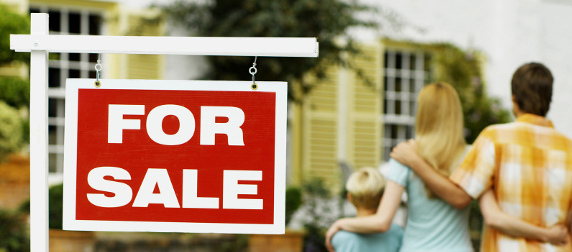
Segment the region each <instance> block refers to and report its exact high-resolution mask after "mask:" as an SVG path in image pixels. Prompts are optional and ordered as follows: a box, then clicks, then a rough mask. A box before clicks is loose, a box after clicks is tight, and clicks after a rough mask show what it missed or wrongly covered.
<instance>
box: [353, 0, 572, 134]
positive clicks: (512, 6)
mask: <svg viewBox="0 0 572 252" xmlns="http://www.w3.org/2000/svg"><path fill="white" fill-rule="evenodd" d="M362 2H364V3H369V4H372V5H377V6H379V7H382V8H385V9H390V10H393V11H395V12H396V13H397V14H399V15H400V16H401V18H402V20H404V21H405V22H407V23H408V24H409V25H410V27H408V28H405V29H403V30H402V31H401V32H391V33H390V34H388V36H389V37H391V38H393V39H405V40H412V41H414V42H421V43H424V42H426V43H431V42H450V43H453V44H455V45H457V46H459V47H461V48H463V49H469V48H474V49H476V50H479V51H481V52H483V53H484V54H485V55H486V60H487V62H486V68H485V82H486V84H487V88H488V93H489V95H491V96H494V97H498V98H500V99H501V100H502V103H503V106H504V107H505V108H507V109H511V107H512V103H511V101H510V98H511V92H510V80H511V77H512V74H513V73H514V71H515V70H516V69H517V68H518V67H519V66H521V65H522V64H524V63H527V62H531V61H537V62H541V63H543V64H545V65H546V66H547V67H548V68H549V69H550V70H551V71H552V74H553V75H554V79H555V82H554V91H553V96H552V105H551V109H550V111H549V113H548V118H549V119H551V120H552V121H553V122H554V125H555V127H556V129H558V130H559V131H561V132H563V133H564V134H566V135H567V136H568V137H571V138H572V117H571V116H569V113H570V110H571V108H572V99H570V98H569V97H570V96H571V95H572V71H570V69H571V64H570V63H569V60H570V59H571V56H572V32H570V31H571V30H570V29H571V28H570V27H572V2H571V1H566V0H502V1H495V0H481V1H466V0H465V1H459V0H431V1H421V0H400V1H392V0H362ZM414 28H415V29H414ZM419 29H421V30H422V31H421V32H420V31H419ZM357 35H358V36H360V37H362V38H363V39H370V38H371V35H368V34H365V33H364V32H359V33H358V34H357Z"/></svg>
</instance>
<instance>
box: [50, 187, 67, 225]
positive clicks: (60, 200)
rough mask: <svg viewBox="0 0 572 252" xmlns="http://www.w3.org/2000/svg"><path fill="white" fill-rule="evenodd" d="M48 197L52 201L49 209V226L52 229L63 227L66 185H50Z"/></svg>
mask: <svg viewBox="0 0 572 252" xmlns="http://www.w3.org/2000/svg"><path fill="white" fill-rule="evenodd" d="M48 199H49V201H50V203H49V204H50V210H49V215H48V216H49V218H50V219H49V220H50V224H49V227H50V228H51V229H62V226H63V224H62V220H63V209H64V185H63V184H59V185H54V186H52V187H50V191H49V193H48Z"/></svg>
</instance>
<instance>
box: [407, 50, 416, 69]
mask: <svg viewBox="0 0 572 252" xmlns="http://www.w3.org/2000/svg"><path fill="white" fill-rule="evenodd" d="M415 59H416V57H415V54H411V55H409V69H410V70H415V69H416V68H417V65H416V64H417V62H416V60H415Z"/></svg>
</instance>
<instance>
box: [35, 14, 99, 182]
mask: <svg viewBox="0 0 572 252" xmlns="http://www.w3.org/2000/svg"><path fill="white" fill-rule="evenodd" d="M38 12H40V13H48V14H49V17H50V20H49V27H50V34H53V35H58V34H59V35H67V34H72V35H80V34H81V35H100V34H101V29H102V15H101V13H99V12H94V11H91V10H85V9H80V8H78V9H72V8H68V7H52V6H49V7H48V6H45V5H43V6H31V8H30V13H38ZM49 57H50V60H49V69H48V75H49V77H48V111H49V112H48V117H49V118H48V139H49V140H48V142H49V147H48V152H49V171H50V172H51V173H61V172H62V171H63V161H64V159H63V154H64V109H65V107H64V105H65V99H64V98H65V80H66V79H67V78H95V73H96V72H95V64H96V63H97V57H98V55H97V54H89V53H50V56H49Z"/></svg>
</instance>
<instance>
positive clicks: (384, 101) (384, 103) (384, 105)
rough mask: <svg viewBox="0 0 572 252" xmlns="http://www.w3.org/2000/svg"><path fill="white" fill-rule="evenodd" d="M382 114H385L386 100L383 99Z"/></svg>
mask: <svg viewBox="0 0 572 252" xmlns="http://www.w3.org/2000/svg"><path fill="white" fill-rule="evenodd" d="M383 113H384V114H387V99H383Z"/></svg>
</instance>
